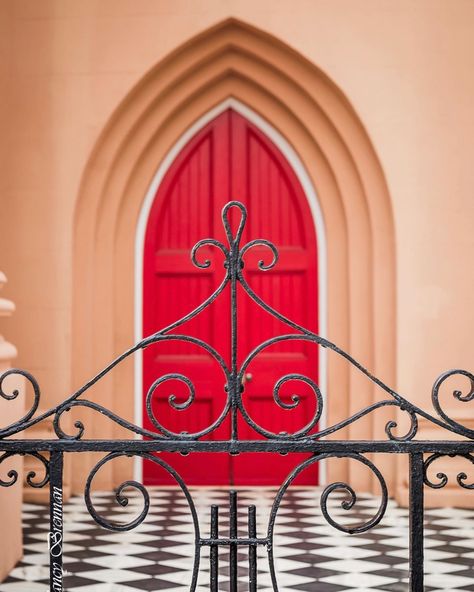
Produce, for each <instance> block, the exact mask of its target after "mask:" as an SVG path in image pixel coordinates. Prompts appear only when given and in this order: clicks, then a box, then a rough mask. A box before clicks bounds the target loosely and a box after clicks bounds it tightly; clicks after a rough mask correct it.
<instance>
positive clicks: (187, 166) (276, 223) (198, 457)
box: [143, 109, 318, 485]
mask: <svg viewBox="0 0 474 592" xmlns="http://www.w3.org/2000/svg"><path fill="white" fill-rule="evenodd" d="M230 200H238V201H241V202H243V203H244V204H245V205H246V207H247V210H248V220H247V225H246V229H245V231H244V235H243V237H242V240H243V243H242V244H244V243H245V242H247V241H248V240H251V239H254V238H265V239H268V240H270V241H272V242H273V243H274V244H275V245H276V246H277V248H278V250H279V253H280V259H279V262H278V264H277V266H276V267H275V268H273V269H272V270H271V271H268V272H263V271H261V270H259V269H258V266H257V262H258V260H259V259H261V258H262V254H263V255H267V254H266V253H260V254H259V253H254V254H251V252H249V253H248V256H247V260H246V267H245V274H246V278H247V281H248V282H249V283H250V285H251V286H252V288H253V289H254V290H255V291H256V292H257V293H258V294H259V295H260V296H261V297H262V298H263V299H264V300H265V301H266V302H268V303H269V304H270V305H271V306H273V307H274V308H276V309H277V310H279V311H280V312H282V313H283V314H285V315H286V316H288V317H289V318H291V319H293V320H295V321H296V322H298V323H301V324H303V325H304V326H306V327H308V328H309V329H311V330H313V331H317V328H318V318H317V310H318V306H317V299H318V287H317V267H316V265H317V253H316V249H317V245H316V236H315V232H314V224H313V220H312V215H311V212H310V209H309V205H308V202H307V199H306V196H305V194H304V192H303V189H302V187H301V184H300V183H299V181H298V179H297V177H296V175H295V173H294V171H293V170H292V168H291V166H290V165H289V163H288V162H287V160H286V159H285V157H284V156H283V155H282V153H281V152H280V151H279V150H278V148H277V146H275V144H273V143H272V142H271V141H270V140H269V138H267V137H266V136H265V135H264V134H263V133H262V132H261V131H260V130H259V129H257V128H256V127H255V126H254V125H253V124H251V123H250V122H249V121H248V120H246V119H245V118H244V117H242V116H241V115H240V114H238V113H237V112H235V111H233V110H232V109H229V110H227V111H225V112H223V113H222V114H221V115H219V116H218V117H216V118H215V119H214V120H213V121H211V122H210V123H209V124H207V125H206V126H205V127H204V128H203V129H201V131H200V132H199V133H197V134H196V135H195V137H194V138H192V140H191V141H190V142H189V143H188V145H187V146H186V147H185V148H183V150H182V151H181V153H180V154H179V155H178V157H177V158H176V159H175V161H174V162H173V164H172V166H171V167H170V169H169V170H168V172H167V173H166V175H165V178H164V179H163V182H162V183H161V185H160V187H159V189H158V191H157V194H156V197H155V200H154V203H153V206H152V209H151V212H150V216H149V220H148V224H147V229H146V235H145V248H144V263H143V271H144V279H143V332H144V335H150V334H152V333H154V332H156V331H158V330H159V329H161V328H163V327H165V326H167V325H169V324H171V323H172V322H173V321H175V320H176V319H178V318H180V317H181V316H183V315H185V314H187V313H188V312H189V311H190V310H192V309H193V308H194V307H195V306H197V305H198V304H199V303H200V302H202V301H203V300H204V299H205V298H206V297H207V296H208V295H209V294H210V293H211V292H212V291H213V289H215V288H216V287H217V285H218V284H219V283H220V281H221V280H222V278H223V273H224V270H223V267H222V264H221V260H220V259H219V255H218V253H216V252H213V250H209V253H208V255H206V256H209V258H210V259H211V260H212V265H211V266H210V267H209V268H208V269H205V270H203V269H197V268H196V267H194V266H193V265H192V263H191V260H190V249H191V247H192V246H193V245H194V244H195V243H196V242H197V241H198V240H200V239H202V238H208V237H212V238H217V239H219V240H221V241H222V242H224V243H225V234H224V230H223V228H222V222H221V217H220V216H221V210H222V207H223V206H224V205H225V204H226V203H227V202H228V201H230ZM238 296H239V345H238V347H239V356H238V357H239V361H240V362H241V361H242V360H243V359H244V358H245V356H246V354H247V353H248V352H249V351H250V350H251V349H252V348H253V347H255V346H256V345H257V344H259V343H260V342H262V341H264V340H265V339H268V338H270V337H273V336H275V335H279V334H284V333H287V332H288V328H287V327H286V328H285V327H284V326H283V324H281V323H280V322H279V321H277V320H275V319H273V318H272V317H270V316H269V315H267V313H265V312H264V311H262V310H261V309H259V308H258V307H257V306H256V305H255V304H254V303H252V302H251V301H250V300H249V299H248V297H246V295H245V294H244V293H243V291H241V293H240V292H239V295H238ZM174 332H175V333H176V332H178V333H179V332H181V333H186V334H189V335H193V336H196V337H199V338H200V339H202V340H204V341H206V342H208V343H210V344H211V345H212V346H213V347H214V348H215V349H217V350H218V351H219V352H220V353H221V355H222V356H223V357H224V359H226V360H228V359H229V356H230V315H229V298H228V295H226V294H225V293H224V294H222V295H221V296H220V298H219V299H218V300H217V301H216V302H215V303H213V304H212V306H211V307H209V308H208V309H207V310H206V311H205V312H204V313H202V314H201V315H199V316H198V317H196V318H194V319H193V320H191V321H190V322H189V323H187V324H186V325H184V326H182V327H180V328H179V329H178V330H176V331H174ZM169 373H180V374H184V375H185V376H187V377H188V378H189V380H190V381H191V382H192V383H193V384H194V387H195V392H196V397H195V400H194V402H193V403H192V404H191V405H190V406H189V407H188V408H187V409H185V410H181V411H180V410H178V409H175V408H173V406H170V404H169V402H168V397H169V395H170V394H171V393H172V394H174V395H175V397H176V399H175V400H176V401H178V402H179V401H185V400H186V399H187V397H188V391H187V387H186V385H185V384H184V383H183V382H182V381H178V380H174V381H173V380H171V381H168V382H167V383H164V384H162V385H160V386H159V387H158V388H157V389H156V391H155V394H154V397H153V409H154V413H155V416H156V417H157V418H159V421H160V423H161V424H162V425H163V426H164V427H166V428H167V429H169V430H171V431H173V432H177V433H180V432H182V431H185V432H196V431H198V430H202V429H205V428H206V427H207V426H208V425H210V424H212V422H213V421H214V420H215V419H217V418H218V416H219V414H220V412H221V411H222V409H223V408H224V404H225V399H226V394H225V392H224V388H223V386H224V376H223V373H222V371H221V370H220V368H219V367H218V365H217V364H216V363H215V362H214V361H213V360H212V358H211V357H210V356H209V355H208V354H206V352H205V351H203V350H202V349H201V348H199V347H197V346H196V345H194V344H190V343H183V342H181V341H167V342H165V343H160V344H155V345H153V346H151V347H149V348H148V349H146V350H145V351H144V355H143V387H144V401H145V397H146V393H147V392H148V389H149V387H150V385H151V384H152V383H153V381H154V380H156V379H157V378H158V377H160V376H162V375H164V374H169ZM290 373H298V374H303V375H305V376H308V377H309V378H311V379H313V380H315V381H317V378H318V355H317V349H316V346H314V345H311V344H308V343H299V342H293V341H289V342H283V343H280V344H278V345H275V346H272V347H270V348H268V349H267V350H265V351H264V352H262V353H261V354H259V355H258V356H257V358H256V359H255V360H254V361H253V362H252V364H251V366H250V367H249V371H248V373H247V382H246V385H245V392H244V394H243V400H244V403H245V407H246V409H247V411H248V413H249V415H250V416H251V417H252V419H253V420H254V421H255V422H256V423H257V424H259V425H261V426H262V427H264V428H266V429H268V430H271V431H273V432H276V433H278V432H281V431H284V432H289V433H291V432H293V431H296V430H297V429H299V428H302V427H303V426H304V425H305V424H306V423H307V422H308V420H309V419H310V418H311V417H312V415H313V414H314V410H315V407H316V403H315V398H314V396H312V395H311V392H310V391H309V389H308V390H307V391H305V385H304V384H299V387H298V394H299V395H301V397H300V399H301V400H300V404H299V405H298V406H297V407H296V408H294V409H292V410H285V409H282V408H280V407H278V405H277V404H276V403H275V401H274V399H273V387H274V385H275V383H276V382H277V380H278V379H279V378H281V377H282V376H283V375H286V374H290ZM289 386H291V385H289ZM293 387H294V385H293ZM292 392H294V391H292V390H291V389H290V390H287V391H286V392H285V389H284V388H283V389H282V392H281V395H282V398H283V399H284V398H285V397H289V396H291V393H292ZM288 400H289V401H291V399H288ZM144 418H145V419H144V426H145V427H146V428H148V429H152V430H154V429H155V428H153V426H152V425H151V423H150V422H149V420H148V418H147V414H146V409H145V412H144ZM229 435H230V426H229V422H227V421H225V422H224V423H223V424H222V425H221V426H220V427H219V428H218V429H217V430H215V431H214V432H213V433H211V434H209V435H207V436H205V437H206V438H209V439H214V440H217V439H227V438H228V437H229ZM239 437H240V438H243V439H258V438H259V436H258V434H256V433H255V431H253V430H252V429H251V428H250V427H249V426H247V424H245V422H243V421H240V422H239ZM161 456H162V458H164V459H166V460H167V461H169V462H170V464H171V465H172V466H173V467H174V468H175V469H176V470H177V471H178V472H179V473H180V474H181V475H182V476H183V478H184V479H185V481H186V483H188V484H201V485H204V484H229V483H231V484H236V485H238V484H242V485H243V484H262V485H270V484H279V483H281V482H282V480H283V479H284V478H285V476H286V475H287V474H288V472H289V471H290V470H291V468H293V467H294V466H295V465H296V463H297V462H298V461H301V460H302V459H303V458H305V455H302V454H298V455H296V454H295V455H291V454H290V455H288V456H285V457H283V456H280V455H268V454H265V455H259V454H258V453H253V454H242V455H240V456H235V457H232V456H228V455H227V454H217V455H216V454H214V455H206V454H204V453H199V454H196V453H193V454H191V455H190V456H188V457H182V456H179V455H177V454H173V453H167V454H162V455H161ZM306 456H307V455H306ZM316 471H317V466H316V465H314V469H312V472H311V471H310V470H308V471H306V472H304V473H303V474H302V475H301V476H300V477H299V481H298V482H299V483H301V484H303V483H307V484H315V483H316V482H317V474H316ZM166 479H167V478H166V475H164V474H163V472H162V471H161V472H160V470H159V469H157V468H156V467H155V465H154V464H152V463H145V465H144V480H145V483H149V484H157V483H165V482H167V480H166Z"/></svg>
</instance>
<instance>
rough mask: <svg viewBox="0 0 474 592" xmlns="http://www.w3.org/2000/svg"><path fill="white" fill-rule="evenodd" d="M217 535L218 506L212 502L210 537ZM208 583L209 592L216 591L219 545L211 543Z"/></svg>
mask: <svg viewBox="0 0 474 592" xmlns="http://www.w3.org/2000/svg"><path fill="white" fill-rule="evenodd" d="M218 537H219V507H218V506H216V505H215V504H213V505H212V506H211V539H217V538H218ZM209 554H210V564H211V573H210V578H211V581H210V585H211V592H217V591H218V588H219V579H218V578H219V575H218V571H219V555H218V554H219V546H218V545H212V544H211V549H210V553H209Z"/></svg>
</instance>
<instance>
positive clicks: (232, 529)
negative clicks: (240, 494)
mask: <svg viewBox="0 0 474 592" xmlns="http://www.w3.org/2000/svg"><path fill="white" fill-rule="evenodd" d="M229 536H230V538H231V539H236V538H237V492H236V491H230V492H229ZM229 577H230V592H237V544H236V543H230V545H229Z"/></svg>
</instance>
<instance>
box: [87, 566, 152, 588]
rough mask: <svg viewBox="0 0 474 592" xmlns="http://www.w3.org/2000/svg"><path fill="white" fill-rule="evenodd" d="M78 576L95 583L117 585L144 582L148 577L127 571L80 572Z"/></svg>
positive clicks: (98, 570)
mask: <svg viewBox="0 0 474 592" xmlns="http://www.w3.org/2000/svg"><path fill="white" fill-rule="evenodd" d="M80 576H81V577H84V578H89V579H91V580H96V581H97V582H107V583H114V584H116V583H117V584H119V583H120V582H132V581H134V580H145V579H147V578H149V577H150V576H149V575H148V574H142V573H138V572H136V571H131V570H128V569H96V570H93V571H82V572H81V573H80Z"/></svg>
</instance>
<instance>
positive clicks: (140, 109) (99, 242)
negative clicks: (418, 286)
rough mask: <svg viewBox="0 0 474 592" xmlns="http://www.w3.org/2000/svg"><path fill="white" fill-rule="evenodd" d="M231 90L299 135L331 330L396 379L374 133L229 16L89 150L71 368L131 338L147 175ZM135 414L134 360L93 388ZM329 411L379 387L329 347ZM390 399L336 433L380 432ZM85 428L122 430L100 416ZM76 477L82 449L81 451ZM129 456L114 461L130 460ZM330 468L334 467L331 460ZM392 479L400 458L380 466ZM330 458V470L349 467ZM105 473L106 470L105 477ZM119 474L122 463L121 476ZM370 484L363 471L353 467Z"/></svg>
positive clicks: (307, 72)
mask: <svg viewBox="0 0 474 592" xmlns="http://www.w3.org/2000/svg"><path fill="white" fill-rule="evenodd" d="M229 97H234V98H235V99H236V100H238V101H240V102H241V103H243V104H245V105H248V106H249V107H250V108H251V109H252V110H253V111H255V112H256V113H258V114H259V115H260V116H262V117H263V118H265V119H266V120H268V121H269V122H270V123H271V125H272V126H273V127H274V128H276V129H277V130H278V131H279V132H280V133H281V134H282V135H283V136H284V137H285V138H286V139H287V141H288V142H289V143H290V144H291V145H292V146H293V148H294V149H295V151H296V152H297V153H298V155H299V157H300V159H301V161H302V162H303V164H304V165H305V167H306V169H307V172H308V175H309V176H310V178H311V181H312V183H313V185H314V187H315V189H316V192H317V194H318V197H319V200H320V206H321V209H322V213H323V217H324V222H325V228H326V232H327V257H328V260H327V267H328V286H327V290H328V294H327V297H328V319H327V327H328V329H327V331H328V337H329V338H330V339H331V340H332V341H334V342H336V343H338V344H339V345H340V346H341V347H343V348H344V349H346V350H348V351H349V352H350V353H351V354H352V355H354V356H355V357H356V358H357V359H358V360H360V361H361V362H362V363H363V364H365V365H366V366H368V367H369V368H370V369H371V370H372V371H374V372H375V373H376V374H377V375H378V376H379V377H381V378H382V379H385V380H386V381H387V382H388V383H390V384H391V385H393V384H394V380H395V260H394V259H395V255H394V230H393V221H392V212H391V205H390V199H389V195H388V190H387V186H386V183H385V179H384V175H383V171H382V168H381V165H380V163H379V161H378V159H377V156H376V154H375V152H374V149H373V147H372V144H371V142H370V139H369V137H368V135H367V133H366V131H365V129H364V127H363V125H362V123H361V122H360V120H359V119H358V117H357V115H356V113H355V112H354V110H353V109H352V107H351V105H350V103H349V102H348V100H347V99H346V98H345V96H344V95H343V93H342V92H341V90H340V89H338V88H337V86H336V85H335V84H334V83H333V82H331V81H330V80H329V79H328V77H327V76H326V75H325V74H324V73H323V72H321V71H320V70H319V69H318V68H317V67H316V66H314V65H313V64H312V63H310V62H309V61H307V60H306V59H305V58H304V57H302V56H301V55H299V54H298V53H296V52H295V51H294V50H292V49H291V48H289V47H288V46H287V45H285V44H284V43H282V42H281V41H279V40H278V39H275V38H274V37H272V36H270V35H268V34H266V33H264V32H262V31H260V30H256V29H254V28H252V27H250V26H248V25H245V24H243V23H241V22H239V21H236V20H228V21H225V22H223V23H221V24H219V25H217V26H216V27H214V28H212V29H210V30H207V31H206V32H204V33H203V34H201V35H199V36H197V37H195V38H193V39H191V40H190V41H189V42H187V43H186V44H184V45H183V46H181V47H180V48H178V49H177V50H176V51H175V52H173V53H172V54H171V55H170V56H168V57H167V58H166V59H165V60H163V61H162V62H160V63H159V64H157V65H156V66H155V67H154V68H153V69H152V71H150V72H149V73H148V74H147V75H146V76H145V77H144V78H143V79H142V80H141V81H140V82H139V83H138V84H137V85H136V86H135V88H133V89H132V91H131V92H130V93H129V95H128V96H127V97H126V98H125V99H124V101H123V102H122V103H121V105H119V107H118V108H117V110H116V111H115V113H114V114H113V115H112V117H111V119H110V121H109V122H108V124H107V126H106V128H105V130H104V131H103V133H102V135H101V136H100V138H99V140H98V141H97V144H96V146H95V149H94V151H93V153H92V155H91V157H90V159H89V162H88V164H87V167H86V170H85V172H84V176H83V181H82V184H81V188H80V192H79V196H78V201H77V208H76V213H75V237H74V295H75V297H74V298H75V299H74V309H73V336H74V342H73V381H74V384H75V385H79V384H80V383H82V382H83V381H84V380H86V379H87V378H88V377H90V376H91V375H92V374H94V373H95V372H96V371H97V370H99V369H100V367H101V365H103V364H105V363H106V362H107V361H108V360H110V359H111V358H112V357H114V356H115V355H116V354H118V353H119V352H121V351H122V350H124V349H126V348H127V347H128V346H129V345H130V344H131V343H132V342H133V339H134V320H133V310H134V306H133V295H134V286H133V281H134V240H135V232H136V226H137V220H138V215H139V212H140V209H141V205H142V202H143V199H144V196H145V195H146V192H147V189H148V187H149V185H150V182H151V180H152V178H153V176H154V174H155V172H156V170H157V168H158V166H159V165H160V163H161V162H162V160H163V158H164V157H165V155H166V154H167V152H168V151H169V149H170V148H171V146H173V145H174V143H175V142H176V140H177V138H179V137H180V136H181V135H182V133H183V132H184V131H185V130H186V129H187V128H188V127H189V126H190V125H192V124H193V122H195V121H196V120H197V119H198V118H199V117H201V116H202V115H203V114H204V113H206V112H207V111H209V109H211V108H212V107H214V106H215V105H218V104H219V103H221V102H222V101H224V100H226V99H227V98H229ZM99 393H100V400H101V403H102V404H104V405H106V406H108V407H110V408H112V409H114V410H115V411H117V412H118V413H120V414H121V415H123V416H125V417H127V418H129V419H131V418H133V363H132V362H130V363H126V364H124V365H122V366H121V367H119V368H118V369H116V370H115V371H114V373H113V375H112V376H111V377H109V378H107V379H106V382H104V384H103V385H102V386H101V388H100V390H98V391H97V395H96V396H98V395H99ZM328 393H329V396H328V401H329V408H328V419H327V421H328V423H329V424H330V423H334V422H336V421H338V420H340V419H343V418H345V417H347V416H348V415H349V414H350V413H351V412H354V411H356V410H357V409H360V408H362V407H364V406H365V405H367V404H370V403H371V402H372V401H373V400H374V398H376V396H377V395H376V393H375V392H374V389H373V388H372V386H371V385H370V384H368V383H367V381H366V380H365V379H362V378H361V377H360V376H358V375H357V374H356V372H355V371H353V370H351V369H350V368H348V366H347V365H346V364H345V363H342V362H341V361H340V360H337V359H336V358H334V357H330V359H329V360H328ZM383 413H384V411H383V410H381V411H379V412H377V414H375V415H372V416H371V417H370V418H368V419H367V420H366V421H363V422H358V423H356V424H353V425H352V426H351V427H350V428H349V431H348V432H346V433H345V434H343V433H341V432H340V433H339V436H338V437H346V436H348V437H351V438H354V439H367V438H370V437H377V436H379V435H381V434H382V433H383V427H384V425H385V421H384V416H383ZM86 426H87V428H86V429H87V430H88V431H87V435H88V436H89V437H104V436H105V435H106V434H107V436H109V435H112V434H115V435H118V432H116V430H117V429H118V428H116V427H115V426H112V425H110V424H107V423H104V424H103V423H101V422H99V421H98V420H97V419H94V420H93V421H91V420H89V421H87V423H86ZM77 462H80V463H81V464H80V465H78V466H77V467H76V470H75V471H74V474H75V476H76V480H77V481H76V483H77V486H78V487H81V486H82V484H83V476H84V475H83V474H84V472H85V470H86V467H87V466H88V465H89V464H90V459H87V458H86V457H85V456H81V457H80V458H79V461H77ZM128 470H129V469H128V468H125V467H124V468H123V469H119V471H120V473H121V475H120V476H122V472H124V473H125V472H127V471H128ZM330 470H331V467H330ZM384 470H385V475H386V477H387V480H388V481H389V482H390V481H391V480H392V479H393V476H394V467H393V466H387V467H385V469H384ZM347 473H350V468H349V469H348V468H347V467H346V466H345V465H342V464H341V466H338V467H336V466H334V468H333V469H332V472H330V474H329V478H335V477H337V478H340V477H341V478H342V477H347V478H349V479H350V478H351V475H350V474H349V475H348V474H347ZM109 477H111V476H110V475H105V480H106V481H105V482H104V485H106V484H108V482H107V479H108V478H109ZM116 477H117V478H119V476H118V475H116ZM352 477H353V479H352V481H351V483H352V484H354V485H355V486H360V487H365V488H367V487H368V485H369V482H368V481H367V480H366V479H365V476H361V475H353V476H352Z"/></svg>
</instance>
